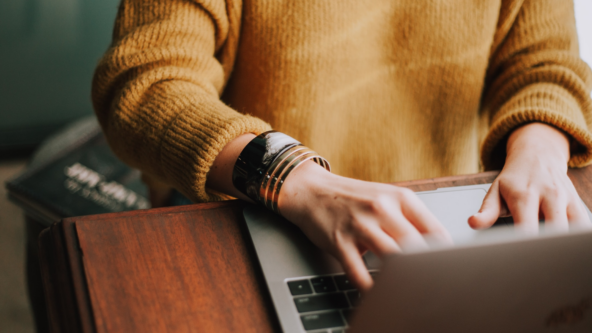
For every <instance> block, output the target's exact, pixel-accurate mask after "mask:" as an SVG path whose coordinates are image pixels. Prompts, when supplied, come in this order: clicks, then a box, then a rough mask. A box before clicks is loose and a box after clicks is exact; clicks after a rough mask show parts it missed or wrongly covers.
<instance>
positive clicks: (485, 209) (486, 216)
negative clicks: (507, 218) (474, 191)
mask: <svg viewBox="0 0 592 333" xmlns="http://www.w3.org/2000/svg"><path fill="white" fill-rule="evenodd" d="M501 211H502V200H501V196H500V192H499V182H497V181H494V182H493V184H491V187H490V188H489V192H487V195H485V198H484V199H483V204H482V205H481V208H480V209H479V212H478V213H477V214H475V215H473V216H471V217H469V226H471V228H473V229H485V228H489V227H491V226H492V225H493V224H494V223H495V221H497V219H498V218H499V216H500V213H501Z"/></svg>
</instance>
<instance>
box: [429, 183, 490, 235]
mask: <svg viewBox="0 0 592 333" xmlns="http://www.w3.org/2000/svg"><path fill="white" fill-rule="evenodd" d="M486 194H487V190H486V189H484V188H475V189H465V190H453V189H451V190H439V191H434V192H423V193H422V192H420V193H417V196H418V197H419V198H420V199H421V200H422V201H423V202H424V203H425V205H426V206H427V207H428V209H429V210H430V211H431V212H432V213H433V214H434V215H436V217H437V218H438V220H440V222H441V223H442V224H443V225H444V227H445V228H446V230H448V231H449V232H450V234H451V235H452V238H453V239H454V241H455V243H456V242H465V241H469V240H471V239H474V238H475V236H476V235H477V234H478V233H479V232H478V231H477V230H473V229H471V227H470V226H469V223H468V222H467V220H468V219H469V217H471V216H472V215H474V214H475V213H477V212H478V211H479V208H481V204H482V203H483V199H484V198H485V195H486Z"/></svg>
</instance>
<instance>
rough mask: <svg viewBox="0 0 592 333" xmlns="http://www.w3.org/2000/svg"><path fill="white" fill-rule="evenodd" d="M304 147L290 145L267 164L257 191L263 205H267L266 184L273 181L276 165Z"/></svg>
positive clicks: (304, 148) (279, 164)
mask: <svg viewBox="0 0 592 333" xmlns="http://www.w3.org/2000/svg"><path fill="white" fill-rule="evenodd" d="M306 149H308V148H306V147H304V146H295V147H292V148H290V149H288V150H286V151H285V152H283V153H282V154H281V155H280V156H278V157H277V158H276V160H275V161H274V162H273V163H272V164H271V165H270V166H269V168H268V169H267V171H266V172H265V176H264V177H263V181H262V182H261V185H260V187H259V193H258V197H259V201H260V202H261V203H262V204H263V205H264V206H266V207H267V197H268V184H269V183H270V182H274V180H273V178H274V176H275V175H276V172H277V170H278V166H281V165H282V163H283V162H284V161H285V160H286V159H288V158H290V156H293V154H296V153H297V152H298V151H301V150H306Z"/></svg>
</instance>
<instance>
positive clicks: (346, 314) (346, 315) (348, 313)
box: [341, 309, 354, 324]
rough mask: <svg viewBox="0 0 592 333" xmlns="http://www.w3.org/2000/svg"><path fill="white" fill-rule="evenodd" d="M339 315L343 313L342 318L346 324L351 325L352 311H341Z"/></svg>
mask: <svg viewBox="0 0 592 333" xmlns="http://www.w3.org/2000/svg"><path fill="white" fill-rule="evenodd" d="M341 313H343V317H344V318H345V321H347V323H348V324H351V318H352V313H354V310H352V309H347V310H341Z"/></svg>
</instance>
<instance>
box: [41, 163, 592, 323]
mask: <svg viewBox="0 0 592 333" xmlns="http://www.w3.org/2000/svg"><path fill="white" fill-rule="evenodd" d="M496 175H497V173H496V172H488V173H481V174H475V175H467V176H455V177H445V178H436V179H428V180H420V181H411V182H402V183H397V185H399V186H406V187H409V188H411V189H412V190H415V191H426V190H434V189H436V188H438V187H447V186H461V185H471V184H482V183H488V182H491V181H493V180H494V179H495V176H496ZM569 175H570V177H571V179H572V181H573V182H574V184H575V186H576V188H577V189H578V192H579V193H580V196H581V197H582V199H583V200H584V201H585V202H586V204H587V205H588V206H589V207H592V168H590V167H588V168H585V169H579V170H570V171H569ZM243 205H244V204H243V203H241V202H239V201H231V202H224V203H208V204H199V205H191V206H181V207H172V208H161V209H151V210H145V211H133V212H125V213H116V214H105V215H95V216H85V217H74V218H68V219H65V220H63V221H62V222H61V223H57V224H54V225H53V226H52V227H51V228H50V229H48V230H46V231H44V233H43V234H42V235H41V236H40V246H41V257H42V259H41V266H42V271H43V275H44V284H45V287H46V288H45V289H46V299H47V300H48V303H49V313H50V324H51V327H52V330H53V332H99V333H103V332H143V333H144V332H233V333H234V332H280V331H281V330H280V328H279V323H278V321H277V318H276V317H275V314H274V310H273V305H272V303H271V298H270V296H269V293H268V291H267V289H266V286H265V283H264V279H263V276H262V273H261V272H260V268H259V266H258V262H257V259H256V257H255V252H254V249H253V247H252V244H251V243H250V238H249V237H248V235H247V233H248V231H247V230H246V226H245V224H244V220H243V217H242V208H243ZM89 263H92V265H91V264H89Z"/></svg>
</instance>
